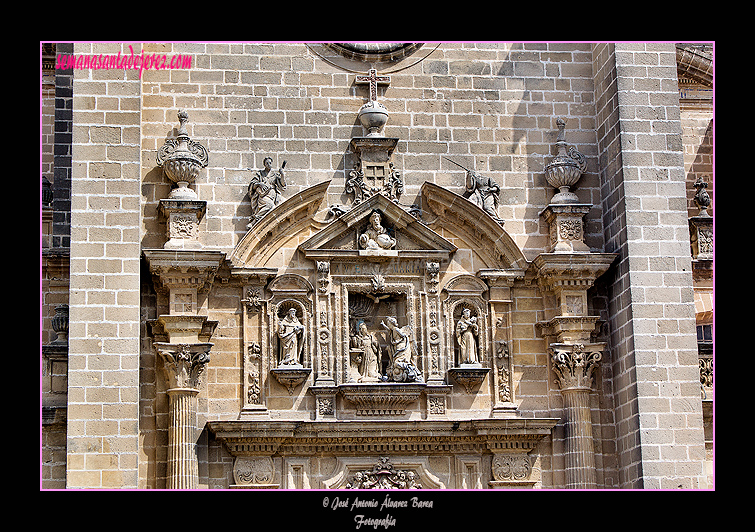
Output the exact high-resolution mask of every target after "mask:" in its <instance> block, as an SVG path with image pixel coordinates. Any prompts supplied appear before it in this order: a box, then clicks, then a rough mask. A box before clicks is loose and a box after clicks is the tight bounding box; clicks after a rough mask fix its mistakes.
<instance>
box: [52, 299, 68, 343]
mask: <svg viewBox="0 0 755 532" xmlns="http://www.w3.org/2000/svg"><path fill="white" fill-rule="evenodd" d="M52 330H53V331H55V332H56V333H57V334H58V337H57V338H56V339H55V341H54V342H53V343H54V344H67V343H68V305H59V306H57V307H55V316H53V317H52Z"/></svg>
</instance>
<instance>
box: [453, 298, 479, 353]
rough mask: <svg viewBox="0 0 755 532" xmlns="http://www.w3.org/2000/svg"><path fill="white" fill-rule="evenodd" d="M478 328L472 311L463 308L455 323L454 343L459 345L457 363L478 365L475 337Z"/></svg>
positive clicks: (477, 333)
mask: <svg viewBox="0 0 755 532" xmlns="http://www.w3.org/2000/svg"><path fill="white" fill-rule="evenodd" d="M479 332H480V326H479V325H478V323H477V316H472V311H471V310H469V309H468V308H465V309H464V310H463V311H462V312H461V318H459V321H458V322H457V323H456V341H457V342H458V343H459V363H461V364H478V363H479V362H480V360H479V358H478V356H477V337H478V335H479Z"/></svg>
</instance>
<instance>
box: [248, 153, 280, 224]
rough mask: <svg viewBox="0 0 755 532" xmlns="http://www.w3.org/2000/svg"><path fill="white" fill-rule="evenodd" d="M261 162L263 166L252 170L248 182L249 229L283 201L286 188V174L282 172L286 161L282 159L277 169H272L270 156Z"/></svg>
mask: <svg viewBox="0 0 755 532" xmlns="http://www.w3.org/2000/svg"><path fill="white" fill-rule="evenodd" d="M262 164H263V165H264V167H265V168H264V169H262V170H257V171H256V172H254V175H253V176H252V181H251V182H250V183H249V199H250V201H251V204H252V216H251V218H250V219H249V224H248V225H247V228H248V229H251V228H252V226H254V224H256V223H257V222H259V221H260V220H261V219H262V218H263V217H264V216H265V215H266V214H267V213H268V212H270V211H271V210H273V208H274V207H275V206H276V205H278V204H279V203H281V202H282V201H283V191H284V190H286V176H285V174H284V173H283V169H284V168H285V167H286V161H283V164H282V165H281V167H280V169H278V170H273V159H272V158H270V157H265V159H264V160H263V161H262Z"/></svg>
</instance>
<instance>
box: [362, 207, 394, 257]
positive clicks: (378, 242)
mask: <svg viewBox="0 0 755 532" xmlns="http://www.w3.org/2000/svg"><path fill="white" fill-rule="evenodd" d="M395 246H396V239H395V238H392V237H391V236H390V235H389V234H388V231H387V230H386V229H385V227H383V225H382V224H381V216H380V213H379V212H378V211H373V213H372V214H370V227H368V228H367V230H366V231H365V232H364V233H362V234H361V235H360V236H359V247H360V248H362V249H393V248H394V247H395Z"/></svg>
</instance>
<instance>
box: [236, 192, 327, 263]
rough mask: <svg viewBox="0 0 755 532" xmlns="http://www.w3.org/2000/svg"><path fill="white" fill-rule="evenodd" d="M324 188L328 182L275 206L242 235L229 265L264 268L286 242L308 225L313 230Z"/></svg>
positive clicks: (298, 234)
mask: <svg viewBox="0 0 755 532" xmlns="http://www.w3.org/2000/svg"><path fill="white" fill-rule="evenodd" d="M328 185H330V181H323V182H322V183H318V184H316V185H314V186H311V187H309V188H307V189H305V190H302V191H301V192H299V193H298V194H294V195H293V196H291V197H290V198H288V199H287V200H286V201H284V202H282V203H280V204H279V205H276V206H275V208H274V209H272V210H271V211H270V212H268V213H267V214H266V215H265V216H264V218H262V219H261V220H260V221H259V222H258V223H257V224H255V225H254V226H253V227H252V228H251V229H249V231H248V232H247V233H246V234H245V235H244V237H243V238H242V239H241V241H240V242H239V243H238V245H237V246H236V248H235V249H234V250H233V252H232V253H231V255H230V257H229V260H230V262H231V264H232V265H233V266H235V267H247V268H252V267H262V266H268V263H269V261H270V259H271V258H272V257H273V256H274V255H275V253H276V252H277V251H278V250H279V249H280V248H282V247H286V245H287V243H288V241H289V240H290V239H292V238H299V236H300V234H301V233H302V232H303V231H306V230H307V229H308V226H310V225H313V226H317V222H315V221H314V220H313V216H314V215H315V213H316V212H317V211H318V210H319V208H320V205H321V204H322V201H323V200H324V199H325V194H326V192H327V190H328ZM316 228H319V226H317V227H316ZM311 231H312V230H310V232H311ZM293 247H296V246H293Z"/></svg>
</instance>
